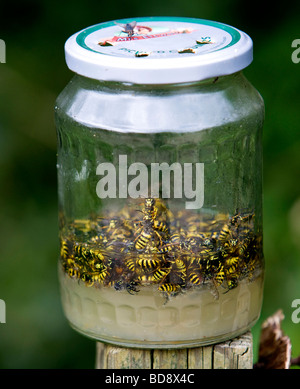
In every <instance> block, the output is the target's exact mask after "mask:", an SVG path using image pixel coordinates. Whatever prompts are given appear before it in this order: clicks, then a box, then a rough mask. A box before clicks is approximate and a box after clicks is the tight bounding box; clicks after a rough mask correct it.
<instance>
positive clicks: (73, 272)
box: [67, 267, 81, 278]
mask: <svg viewBox="0 0 300 389" xmlns="http://www.w3.org/2000/svg"><path fill="white" fill-rule="evenodd" d="M67 273H68V275H69V276H70V277H71V278H80V276H81V274H80V270H78V269H76V268H74V267H69V268H67Z"/></svg>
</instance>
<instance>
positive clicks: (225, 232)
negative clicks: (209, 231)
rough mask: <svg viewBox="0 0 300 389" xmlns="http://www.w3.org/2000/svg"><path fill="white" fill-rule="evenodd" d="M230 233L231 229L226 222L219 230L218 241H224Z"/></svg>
mask: <svg viewBox="0 0 300 389" xmlns="http://www.w3.org/2000/svg"><path fill="white" fill-rule="evenodd" d="M230 235H231V230H230V227H229V225H228V224H224V226H223V228H222V229H221V231H220V232H219V235H218V239H219V241H220V242H225V241H226V240H227V239H228V238H229V237H230Z"/></svg>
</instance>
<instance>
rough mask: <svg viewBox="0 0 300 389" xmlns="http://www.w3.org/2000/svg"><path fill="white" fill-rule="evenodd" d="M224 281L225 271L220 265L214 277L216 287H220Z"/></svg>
mask: <svg viewBox="0 0 300 389" xmlns="http://www.w3.org/2000/svg"><path fill="white" fill-rule="evenodd" d="M224 279H225V271H224V266H223V265H222V266H220V268H219V269H218V270H217V272H216V274H215V276H214V280H215V284H216V286H219V285H221V284H222V283H223V281H224Z"/></svg>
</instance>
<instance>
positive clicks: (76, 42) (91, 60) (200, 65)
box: [65, 17, 253, 84]
mask: <svg viewBox="0 0 300 389" xmlns="http://www.w3.org/2000/svg"><path fill="white" fill-rule="evenodd" d="M65 55H66V62H67V65H68V67H69V68H70V69H71V70H72V71H74V72H75V73H78V74H80V75H83V76H86V77H89V78H93V79H98V80H104V81H120V82H129V83H135V84H167V83H182V82H193V81H200V80H204V79H207V78H210V77H218V76H223V75H227V74H232V73H234V72H237V71H239V70H242V69H244V68H245V67H246V66H248V65H249V64H250V63H251V62H252V58H253V46H252V40H251V38H250V37H249V36H248V35H247V34H245V33H244V32H242V31H240V30H238V29H236V28H234V27H231V26H229V25H226V24H222V23H218V22H213V21H210V20H204V19H193V18H180V17H141V18H133V19H122V20H116V21H110V22H105V23H100V24H97V25H94V26H91V27H88V28H86V29H84V30H82V31H80V32H78V33H76V34H74V35H72V36H71V37H70V38H69V39H68V40H67V42H66V44H65Z"/></svg>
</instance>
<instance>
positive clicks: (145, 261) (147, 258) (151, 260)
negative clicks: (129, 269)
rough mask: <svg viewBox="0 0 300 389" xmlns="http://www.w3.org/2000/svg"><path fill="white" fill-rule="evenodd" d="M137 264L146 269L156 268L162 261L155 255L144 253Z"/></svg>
mask: <svg viewBox="0 0 300 389" xmlns="http://www.w3.org/2000/svg"><path fill="white" fill-rule="evenodd" d="M136 263H137V265H139V266H140V267H141V268H142V269H143V270H145V271H152V270H155V269H156V268H157V267H158V266H159V265H160V263H161V261H160V260H159V259H158V258H157V257H154V256H153V255H151V254H149V255H143V256H141V258H139V259H138V260H137V262H136Z"/></svg>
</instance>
